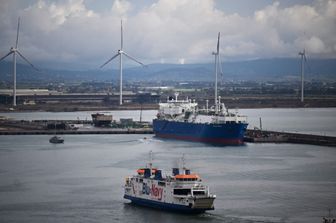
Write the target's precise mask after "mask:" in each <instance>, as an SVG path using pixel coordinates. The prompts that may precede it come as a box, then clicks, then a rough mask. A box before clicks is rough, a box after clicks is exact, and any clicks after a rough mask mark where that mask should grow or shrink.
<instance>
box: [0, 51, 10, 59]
mask: <svg viewBox="0 0 336 223" xmlns="http://www.w3.org/2000/svg"><path fill="white" fill-rule="evenodd" d="M12 53H13V51H9V53H7V54H6V55H5V56H3V57H1V58H0V61H1V60H3V59H5V58H6V57H8V56H9V55H11V54H12Z"/></svg>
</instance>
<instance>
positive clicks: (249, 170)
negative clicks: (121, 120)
mask: <svg viewBox="0 0 336 223" xmlns="http://www.w3.org/2000/svg"><path fill="white" fill-rule="evenodd" d="M145 137H146V139H145ZM64 138H65V143H64V144H57V145H53V144H50V143H49V142H48V140H49V136H43V135H40V136H38V135H37V136H0V179H1V181H0V219H1V220H0V221H1V222H49V221H51V222H87V221H92V222H140V223H141V222H158V219H160V222H320V221H321V219H322V217H321V216H324V215H326V214H327V209H328V208H336V207H335V203H336V202H335V201H336V190H335V188H336V163H335V160H336V150H335V148H329V147H318V146H307V145H291V144H247V145H246V146H242V147H211V146H208V145H204V144H200V143H190V142H182V141H173V140H172V141H170V140H160V139H157V138H153V137H152V136H150V135H65V136H64ZM150 150H152V151H153V153H154V165H155V166H157V167H160V168H163V169H164V170H165V171H167V172H168V171H170V168H171V167H173V166H174V165H175V164H176V163H177V160H178V159H179V158H180V157H181V155H182V154H183V153H184V154H186V160H187V165H188V167H190V168H191V169H192V170H193V171H194V172H196V173H198V174H200V175H201V176H202V177H203V180H204V182H206V183H207V184H208V185H209V186H210V189H211V191H212V192H213V193H215V194H216V195H217V199H216V201H215V208H216V209H215V210H214V211H210V212H208V213H205V214H202V215H196V216H185V215H181V214H175V213H167V212H161V211H157V210H152V209H148V208H140V207H137V206H133V205H130V204H128V202H127V201H126V200H124V199H123V198H122V196H123V188H122V186H123V183H124V179H125V176H128V175H131V174H134V173H135V170H136V169H137V168H139V167H143V166H144V165H145V163H146V162H147V161H148V153H149V151H150Z"/></svg>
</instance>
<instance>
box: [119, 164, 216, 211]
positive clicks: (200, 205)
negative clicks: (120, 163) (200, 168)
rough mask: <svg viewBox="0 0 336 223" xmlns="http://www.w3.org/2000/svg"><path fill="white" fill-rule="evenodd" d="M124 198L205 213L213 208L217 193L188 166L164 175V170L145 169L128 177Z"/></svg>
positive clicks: (145, 203) (173, 208)
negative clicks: (213, 192) (211, 191)
mask: <svg viewBox="0 0 336 223" xmlns="http://www.w3.org/2000/svg"><path fill="white" fill-rule="evenodd" d="M124 198H125V199H128V200H130V201H131V202H132V203H134V204H138V205H142V206H147V207H153V208H158V209H161V210H169V211H177V212H183V213H202V212H205V211H207V210H214V200H215V198H216V195H213V194H211V193H210V191H209V187H208V186H206V185H204V184H203V183H202V180H201V178H200V177H199V175H198V174H195V173H191V172H190V170H189V169H187V168H185V167H184V165H183V167H182V168H173V169H172V175H167V176H163V173H162V170H160V169H156V168H153V167H152V163H151V161H150V163H149V165H148V166H147V167H146V168H140V169H138V170H137V174H136V175H134V176H130V177H127V178H126V182H125V194H124Z"/></svg>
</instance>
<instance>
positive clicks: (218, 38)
mask: <svg viewBox="0 0 336 223" xmlns="http://www.w3.org/2000/svg"><path fill="white" fill-rule="evenodd" d="M219 39H220V32H219V33H218V41H217V53H218V54H219Z"/></svg>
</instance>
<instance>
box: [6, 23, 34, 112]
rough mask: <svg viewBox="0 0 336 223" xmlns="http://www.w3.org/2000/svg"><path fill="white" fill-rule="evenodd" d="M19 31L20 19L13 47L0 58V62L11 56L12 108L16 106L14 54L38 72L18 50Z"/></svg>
mask: <svg viewBox="0 0 336 223" xmlns="http://www.w3.org/2000/svg"><path fill="white" fill-rule="evenodd" d="M19 29H20V17H19V19H18V26H17V33H16V43H15V47H11V48H10V50H9V53H7V54H6V55H5V56H3V57H1V58H0V61H1V60H3V59H5V58H6V57H7V56H9V55H11V54H13V106H16V54H18V55H19V56H20V57H21V58H22V59H23V60H25V61H26V62H27V63H28V64H29V65H30V66H32V68H34V69H35V70H37V71H39V70H38V69H37V68H36V67H35V66H34V65H33V64H32V63H30V62H29V61H28V59H27V58H26V57H24V56H23V55H22V54H21V53H20V51H19V49H18V43H19Z"/></svg>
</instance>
